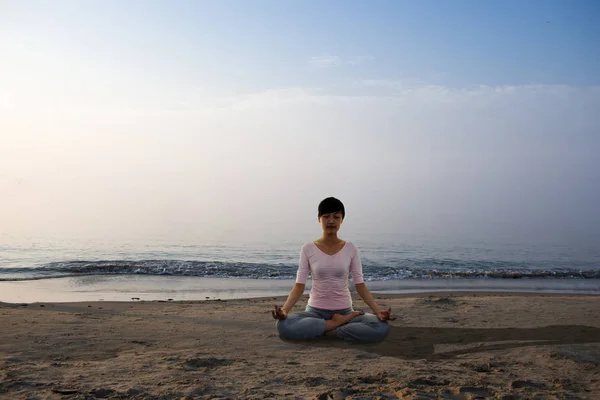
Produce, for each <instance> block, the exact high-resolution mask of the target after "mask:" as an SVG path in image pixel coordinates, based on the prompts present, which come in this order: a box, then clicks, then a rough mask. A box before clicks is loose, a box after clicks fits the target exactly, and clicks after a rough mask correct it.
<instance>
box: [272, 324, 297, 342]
mask: <svg viewBox="0 0 600 400" xmlns="http://www.w3.org/2000/svg"><path fill="white" fill-rule="evenodd" d="M290 325H291V324H290V320H289V319H279V320H277V324H276V326H277V333H278V334H279V336H281V337H283V338H287V339H292V338H293V336H294V331H293V329H291V327H290Z"/></svg>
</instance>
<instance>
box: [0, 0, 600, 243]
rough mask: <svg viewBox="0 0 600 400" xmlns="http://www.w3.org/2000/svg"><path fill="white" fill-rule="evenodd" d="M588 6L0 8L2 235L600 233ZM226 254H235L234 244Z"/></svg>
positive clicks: (593, 9) (599, 128)
mask: <svg viewBox="0 0 600 400" xmlns="http://www.w3.org/2000/svg"><path fill="white" fill-rule="evenodd" d="M598 21H600V2H597V1H594V0H590V1H584V0H579V1H572V2H571V1H550V0H544V1H475V0H473V1H410V2H409V1H378V2H371V1H363V2H359V1H327V2H322V1H244V0H239V1H226V0H218V1H217V0H214V1H106V0H102V1H24V0H14V1H7V0H0V194H1V196H0V234H4V235H13V236H44V237H47V236H65V237H69V236H78V237H94V236H98V235H100V236H102V235H104V236H114V237H119V238H125V239H131V240H133V239H139V238H144V237H147V236H149V235H150V236H151V235H155V236H161V235H162V236H163V237H169V238H172V240H205V239H206V238H210V237H218V238H224V239H227V238H228V237H229V236H228V235H234V236H241V235H246V234H250V235H252V237H254V238H260V237H275V238H285V237H286V236H289V235H294V234H305V233H308V234H311V235H317V234H318V233H319V231H318V226H317V224H316V206H317V203H318V202H319V201H320V200H321V199H322V198H324V197H326V196H331V195H333V196H336V197H339V198H340V199H341V200H342V201H344V203H345V204H346V206H347V211H348V219H347V221H346V224H345V226H347V228H346V229H347V232H348V234H349V235H361V234H362V235H370V234H375V233H378V232H386V233H402V234H407V233H415V234H429V233H436V234H440V235H449V236H452V235H471V237H485V236H487V235H495V234H499V235H506V236H508V237H513V238H517V237H538V236H539V237H541V236H545V235H553V236H554V237H558V238H560V240H569V239H572V238H573V237H580V236H581V235H600V212H599V211H598V207H599V205H600V156H599V150H600V51H599V48H600V23H598ZM232 237H233V236H232Z"/></svg>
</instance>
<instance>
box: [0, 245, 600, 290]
mask: <svg viewBox="0 0 600 400" xmlns="http://www.w3.org/2000/svg"><path fill="white" fill-rule="evenodd" d="M2 238H3V239H4V240H3V242H4V243H2V242H0V301H9V300H14V299H13V298H12V297H14V296H12V297H11V298H10V299H7V298H6V297H7V295H6V293H8V291H9V290H8V289H7V288H8V287H9V286H8V284H9V283H13V286H11V287H12V288H15V286H14V283H18V282H21V283H22V284H23V283H26V282H30V283H29V285H30V286H28V287H35V288H36V289H35V290H37V291H38V292H39V290H40V288H48V287H50V286H52V285H55V284H56V282H54V283H50V281H51V280H56V279H59V280H62V281H68V282H71V284H69V285H67V287H73V286H74V285H73V282H75V281H76V282H78V283H77V284H76V285H75V286H77V287H78V291H81V289H82V287H84V286H85V282H88V286H89V289H90V290H92V289H93V290H97V289H98V285H103V286H102V287H103V288H104V289H105V291H106V290H109V291H110V289H111V288H117V287H118V286H119V285H122V283H123V282H129V283H132V282H138V283H139V284H140V285H143V286H144V285H145V288H146V289H148V285H150V286H151V287H153V288H154V291H153V290H149V292H154V293H160V292H163V291H164V290H166V292H168V293H171V295H174V296H176V295H177V293H178V291H177V290H171V289H172V287H171V286H173V285H174V284H175V283H176V282H177V285H179V286H181V285H182V282H187V283H186V284H185V285H184V286H186V287H187V288H188V289H189V290H188V291H187V292H186V293H187V294H186V297H185V298H186V299H190V298H201V299H204V298H207V297H209V298H215V297H217V296H215V293H219V292H223V291H226V292H228V293H229V295H228V296H227V297H228V298H231V297H236V296H235V293H234V294H232V293H231V292H232V291H233V292H239V293H240V296H242V295H248V292H247V290H244V288H250V287H255V288H257V293H260V294H261V295H265V294H267V295H269V294H273V293H275V292H277V294H285V293H287V292H288V291H289V289H290V288H291V284H292V282H293V281H292V280H293V279H294V278H295V274H296V269H297V266H298V256H299V252H300V248H301V246H302V244H303V242H302V241H281V242H277V241H270V242H261V241H246V242H212V243H206V242H205V243H185V244H184V243H173V242H169V241H168V240H166V239H164V238H163V239H154V240H152V241H146V242H142V243H136V244H133V243H128V242H118V241H110V242H109V241H102V240H99V239H96V240H73V239H70V240H41V239H34V238H29V239H28V238H19V239H18V240H17V239H15V238H8V237H7V236H3V237H2ZM349 240H351V241H352V242H354V243H355V244H356V245H357V246H358V248H359V250H360V252H361V258H362V263H363V272H364V276H365V280H366V281H367V282H369V286H370V287H374V288H376V289H379V290H380V291H385V292H391V293H394V292H398V293H399V292H403V291H419V290H422V291H426V290H432V289H440V290H441V289H447V290H462V289H465V290H502V291H513V290H519V291H521V290H526V291H527V290H529V291H531V290H535V291H540V290H541V291H548V292H553V291H554V292H555V291H559V292H585V293H600V247H598V246H593V245H592V244H591V243H590V244H587V245H583V244H580V245H565V244H557V243H530V244H525V243H523V242H514V243H511V242H509V241H504V242H499V241H497V242H492V241H487V242H486V241H471V242H462V243H461V242H459V241H450V240H439V239H438V240H431V239H430V238H412V239H411V240H406V238H400V237H399V238H396V239H394V238H391V239H390V238H387V239H385V240H376V241H375V240H353V239H349ZM34 281H37V282H36V283H35V286H31V285H32V284H31V282H34ZM111 282H112V283H111ZM200 282H202V283H200ZM217 283H218V284H217ZM94 285H96V286H94ZM190 285H191V286H190ZM211 285H213V286H215V288H212V289H211V288H210V287H211ZM163 286H164V288H163ZM3 287H4V289H5V290H4V292H5V293H4V294H3V293H2V292H3V291H2V288H3ZM16 287H25V286H16ZM161 288H162V289H161ZM194 288H196V289H194ZM270 288H272V289H273V290H272V291H271V290H270ZM163 289H164V290H163ZM57 290H65V288H64V287H62V288H59V289H57ZM123 290H124V291H123ZM123 290H115V291H116V292H119V293H124V294H125V296H127V295H128V294H131V293H134V292H135V293H138V292H139V291H138V290H137V289H135V288H132V287H131V285H129V286H128V289H127V290H125V289H123ZM194 290H196V291H197V293H196V296H194V295H193V294H194ZM84 291H85V290H84ZM208 292H210V296H208V295H206V294H207V293H208ZM190 296H191V297H190ZM9 297H10V296H9ZM38 297H39V296H38ZM121 297H123V296H121ZM159 297H160V296H159ZM163 297H164V296H163ZM176 297H177V296H176ZM180 297H181V296H180ZM34 298H35V296H34Z"/></svg>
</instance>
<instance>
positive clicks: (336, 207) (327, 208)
mask: <svg viewBox="0 0 600 400" xmlns="http://www.w3.org/2000/svg"><path fill="white" fill-rule="evenodd" d="M336 212H341V213H342V219H344V218H345V217H346V209H345V208H344V204H343V203H342V202H341V201H339V200H338V199H336V198H335V197H327V198H326V199H323V200H322V201H321V202H320V203H319V215H318V217H319V218H321V215H323V214H329V213H336Z"/></svg>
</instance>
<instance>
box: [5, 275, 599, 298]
mask: <svg viewBox="0 0 600 400" xmlns="http://www.w3.org/2000/svg"><path fill="white" fill-rule="evenodd" d="M293 284H294V281H293V280H291V279H285V280H284V279H248V278H201V277H173V276H148V275H110V276H81V277H69V278H52V279H37V280H28V281H0V302H5V303H39V302H47V303H49V302H54V303H69V302H90V301H119V302H127V301H133V300H136V301H137V300H140V301H179V302H181V301H206V300H217V299H218V300H231V299H260V298H268V297H279V296H287V295H288V294H289V291H290V290H291V288H292V287H293ZM349 286H350V291H351V292H352V293H353V295H354V294H355V291H354V287H353V285H352V281H350V282H349ZM367 286H368V287H369V289H370V291H371V292H372V293H373V294H374V295H378V296H396V295H408V296H410V295H419V294H423V293H434V294H440V293H455V294H459V293H487V294H492V293H514V294H523V293H530V294H534V295H535V294H557V295H592V296H593V295H600V280H596V279H593V280H575V279H573V280H567V279H555V280H551V279H507V280H500V279H430V280H420V279H419V280H417V279H405V280H388V281H368V282H367ZM310 287H311V285H310V280H309V282H308V284H307V287H306V290H305V295H307V294H308V293H309V292H310Z"/></svg>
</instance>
